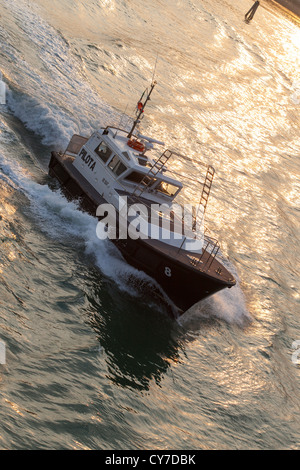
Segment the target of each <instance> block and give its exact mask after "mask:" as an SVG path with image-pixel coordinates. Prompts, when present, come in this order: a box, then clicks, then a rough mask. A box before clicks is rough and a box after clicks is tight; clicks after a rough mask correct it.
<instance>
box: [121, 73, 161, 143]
mask: <svg viewBox="0 0 300 470" xmlns="http://www.w3.org/2000/svg"><path fill="white" fill-rule="evenodd" d="M155 85H156V81H154V82H152V84H151V87H150V91H149V93H148V95H147V96H146V99H145V101H144V103H142V101H139V102H138V115H137V118H136V119H135V121H134V123H133V126H132V128H131V130H130V132H129V134H128V136H127V137H128V138H129V139H130V137H131V136H132V134H133V131H134V129H135V128H136V126H137V124H138V123H139V122H140V117H141V115H142V114H143V112H144V109H145V107H146V104H147V103H148V101H149V100H150V95H151V93H152V91H153V88H154V87H155ZM144 93H145V92H144ZM144 93H143V95H144ZM143 95H142V97H143ZM141 99H142V98H141Z"/></svg>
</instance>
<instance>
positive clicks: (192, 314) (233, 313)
mask: <svg viewBox="0 0 300 470" xmlns="http://www.w3.org/2000/svg"><path fill="white" fill-rule="evenodd" d="M227 265H228V263H227ZM228 267H229V268H230V270H231V272H232V273H233V274H234V276H235V278H236V280H237V283H236V285H235V286H234V287H231V289H225V290H222V291H220V292H217V293H216V294H214V295H213V296H211V297H208V298H207V299H204V300H202V301H201V302H199V303H198V304H196V305H193V307H191V308H190V309H189V310H187V311H186V312H185V313H184V314H183V315H182V316H181V317H180V318H179V319H178V323H179V324H180V325H181V326H182V327H183V328H185V329H187V330H189V331H196V330H198V329H200V328H201V326H202V325H203V321H205V320H207V319H212V318H215V319H219V320H222V321H225V322H227V323H229V324H236V325H238V326H239V327H241V328H244V327H246V326H248V325H249V324H250V323H251V322H252V317H251V314H250V312H249V311H248V309H247V305H246V299H245V296H244V293H243V291H242V288H241V286H240V281H239V278H238V273H237V271H236V269H235V267H234V265H232V264H230V265H229V266H228Z"/></svg>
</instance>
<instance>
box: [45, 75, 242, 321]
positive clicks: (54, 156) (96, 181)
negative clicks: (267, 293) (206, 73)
mask: <svg viewBox="0 0 300 470" xmlns="http://www.w3.org/2000/svg"><path fill="white" fill-rule="evenodd" d="M155 85H156V82H155V81H154V82H152V84H151V87H150V89H149V91H148V90H146V91H145V92H144V93H143V95H142V96H141V99H140V100H139V101H138V104H137V110H136V117H135V119H134V122H133V124H132V127H131V129H130V130H126V129H123V128H121V127H115V126H106V127H101V128H100V129H98V130H97V131H95V132H94V133H93V134H92V135H91V136H90V137H89V138H87V137H84V136H81V135H77V134H75V135H73V137H72V138H71V140H70V142H69V144H68V146H67V148H66V150H65V151H64V152H62V151H60V152H57V151H52V152H51V159H50V162H49V175H50V176H51V177H54V178H56V179H57V180H58V181H59V183H60V185H61V187H62V189H63V190H64V192H65V193H66V195H67V196H68V197H70V198H72V199H77V200H78V202H79V204H80V207H81V208H82V210H84V211H87V212H89V213H90V214H92V215H93V216H95V217H97V219H98V221H99V222H98V225H97V234H98V236H99V238H109V239H110V240H111V241H112V242H113V243H114V244H115V245H116V247H117V248H118V250H119V251H120V253H121V255H122V256H123V258H124V259H125V260H126V261H127V262H128V263H129V264H130V265H132V266H133V267H135V268H137V269H138V270H141V271H143V272H145V273H146V274H147V275H148V276H150V277H151V278H152V279H154V280H155V281H156V282H155V283H154V284H156V285H158V286H159V289H158V291H159V292H161V293H162V295H161V294H159V295H160V297H161V299H162V300H163V301H164V302H165V303H167V304H168V305H169V306H171V307H172V309H173V312H177V313H178V314H182V313H184V312H185V311H186V310H188V309H189V308H190V307H191V306H193V305H194V304H195V303H197V302H199V301H201V300H202V299H204V298H206V297H208V296H211V295H213V294H214V293H216V292H218V291H220V290H222V289H225V288H230V287H232V286H234V285H235V283H236V281H235V279H234V277H233V275H232V274H231V273H230V272H229V271H228V270H227V268H226V267H225V266H224V263H223V262H221V260H220V259H219V253H220V245H219V243H218V241H217V240H215V239H214V238H212V237H211V236H209V235H208V233H207V231H206V229H205V228H204V214H205V209H206V206H207V202H208V197H209V194H210V189H211V186H212V181H213V177H214V173H215V171H214V168H213V167H212V166H210V165H209V166H208V167H207V168H206V175H205V178H204V182H203V186H202V193H201V197H200V201H199V204H198V207H197V208H196V210H195V208H190V207H189V209H190V210H189V211H185V208H184V207H183V205H182V203H180V204H179V203H178V204H177V202H176V201H177V200H178V195H179V193H180V192H181V191H182V189H183V184H182V182H181V181H180V179H178V178H174V177H173V175H172V171H171V175H170V174H169V173H170V171H169V165H168V162H169V160H170V159H172V158H180V157H182V155H181V154H180V153H177V152H174V151H172V150H169V149H166V148H165V146H164V143H163V142H161V141H159V140H157V139H154V138H151V137H147V136H145V135H142V134H140V133H139V131H138V127H139V124H140V121H141V119H142V117H143V113H144V110H145V107H146V104H147V102H148V101H149V99H150V96H151V93H152V91H153V89H154V86H155ZM144 96H145V98H144ZM157 146H158V147H159V148H162V150H161V151H159V152H158V150H157ZM153 153H154V157H153ZM174 208H175V209H176V210H175V209H174ZM186 214H188V215H186ZM199 214H200V216H199ZM185 220H189V223H188V224H184V222H185ZM184 225H185V226H184Z"/></svg>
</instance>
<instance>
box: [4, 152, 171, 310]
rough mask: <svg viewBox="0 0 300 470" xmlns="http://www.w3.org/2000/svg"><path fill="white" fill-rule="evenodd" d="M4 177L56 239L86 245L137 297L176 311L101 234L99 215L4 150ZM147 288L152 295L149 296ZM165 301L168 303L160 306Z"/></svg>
mask: <svg viewBox="0 0 300 470" xmlns="http://www.w3.org/2000/svg"><path fill="white" fill-rule="evenodd" d="M0 181H2V182H3V183H4V184H6V185H8V186H10V187H11V188H12V189H14V190H16V191H20V192H21V193H22V194H23V195H25V196H26V198H27V199H28V200H29V203H30V204H29V210H30V213H31V214H34V220H35V221H36V222H37V223H38V225H39V228H40V230H41V231H42V232H43V233H45V234H46V235H47V236H49V237H50V238H51V239H52V240H53V239H54V240H59V241H60V243H63V244H64V243H65V244H67V245H69V246H72V247H74V248H78V252H80V251H82V245H83V246H84V250H83V251H84V254H85V255H86V256H90V257H91V258H92V259H93V264H94V265H95V266H97V267H98V268H99V269H100V271H101V273H102V274H104V275H105V276H106V277H108V278H109V279H111V280H113V281H114V283H115V284H116V285H117V286H118V288H119V289H120V290H121V291H123V292H124V293H125V292H126V294H128V295H130V296H132V297H135V298H137V297H138V298H141V299H143V298H144V300H145V301H148V300H151V302H152V304H153V306H155V308H159V309H162V310H163V311H164V310H165V308H167V310H169V311H172V313H173V314H176V308H175V307H174V306H173V305H172V303H171V301H170V300H169V299H168V298H167V296H166V295H165V293H164V292H163V291H162V289H161V288H160V286H159V285H158V284H157V283H156V281H155V280H153V279H152V278H151V277H149V276H147V275H146V274H145V273H144V272H142V271H139V270H137V269H135V268H134V267H132V266H130V265H129V264H128V263H127V262H126V261H125V260H124V259H123V258H122V256H121V254H120V253H119V251H118V250H117V248H116V247H115V246H114V245H113V243H112V242H111V241H110V240H100V239H99V238H98V237H97V234H96V226H97V223H98V221H97V219H96V218H95V217H93V216H91V215H89V214H87V213H86V212H82V211H81V210H80V208H79V206H78V204H77V203H76V202H74V201H68V200H67V199H66V198H65V196H64V195H63V194H62V193H61V191H60V190H53V189H51V188H50V187H49V186H48V185H47V184H39V183H37V182H36V181H34V179H33V176H32V175H31V174H30V172H28V171H26V170H25V169H24V168H23V167H22V166H21V165H20V164H19V163H17V162H13V161H11V160H10V159H8V158H7V157H6V156H5V155H4V154H3V152H0ZM145 292H146V293H148V296H147V297H149V299H148V298H145ZM153 296H154V297H153ZM161 301H163V303H164V305H161V306H160V302H161Z"/></svg>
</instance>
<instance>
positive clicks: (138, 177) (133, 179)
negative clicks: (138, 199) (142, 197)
mask: <svg viewBox="0 0 300 470" xmlns="http://www.w3.org/2000/svg"><path fill="white" fill-rule="evenodd" d="M145 176H146V178H145V183H144V184H147V186H153V184H154V183H155V182H156V179H155V178H151V177H150V176H148V175H144V174H143V173H139V172H137V171H132V172H131V173H129V175H127V176H126V178H125V181H129V182H130V183H136V184H139V183H141V182H142V180H143V178H144V177H145ZM149 179H150V180H152V182H151V183H150V184H148V182H149Z"/></svg>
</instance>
